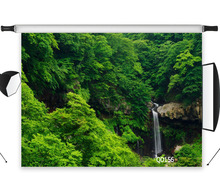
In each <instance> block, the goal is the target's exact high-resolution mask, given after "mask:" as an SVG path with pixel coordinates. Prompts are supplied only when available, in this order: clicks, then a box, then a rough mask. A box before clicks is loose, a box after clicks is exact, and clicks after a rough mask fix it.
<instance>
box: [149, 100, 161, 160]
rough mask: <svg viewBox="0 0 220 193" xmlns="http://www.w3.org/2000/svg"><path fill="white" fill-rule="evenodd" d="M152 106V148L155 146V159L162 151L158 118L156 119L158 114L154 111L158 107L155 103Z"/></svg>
mask: <svg viewBox="0 0 220 193" xmlns="http://www.w3.org/2000/svg"><path fill="white" fill-rule="evenodd" d="M154 105H155V107H154V108H152V113H153V120H154V146H155V151H154V153H155V157H157V155H158V154H159V153H161V152H162V151H163V150H162V145H161V134H160V125H159V118H158V113H157V111H156V109H157V107H158V106H159V105H158V104H156V103H154Z"/></svg>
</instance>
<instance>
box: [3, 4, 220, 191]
mask: <svg viewBox="0 0 220 193" xmlns="http://www.w3.org/2000/svg"><path fill="white" fill-rule="evenodd" d="M218 2H219V1H218V0H209V1H203V0H194V1H193V0H184V1H176V0H151V1H147V0H135V1H131V0H126V1H123V0H111V1H103V0H93V1H91V0H81V1H74V0H72V1H71V0H69V1H68V0H62V1H56V0H53V1H51V0H48V1H46V0H38V1H30V0H29V1H28V0H20V1H16V0H7V1H6V0H4V1H0V25H13V24H206V25H219V26H220V20H219V18H220V11H219V4H218ZM19 48H20V40H19V34H15V33H10V32H8V33H7V32H4V33H0V73H2V72H4V71H7V70H17V71H20V49H19ZM219 48H220V32H209V33H206V34H205V35H204V55H203V63H208V62H213V61H214V62H216V64H217V66H218V68H219V65H220V49H219ZM20 93H21V90H20V89H19V91H18V93H17V94H16V95H14V96H12V97H10V98H7V97H5V96H4V95H3V94H1V93H0V152H1V153H2V154H3V155H4V156H5V158H6V159H7V161H8V163H7V164H6V163H5V162H4V161H3V160H2V159H1V158H0V191H1V192H22V193H26V192H31V193H32V192H70V191H71V192H169V193H170V192H178V193H182V192H184V193H185V192H219V189H220V186H219V172H220V162H219V161H220V154H219V155H217V157H216V158H215V159H214V160H213V162H212V163H211V164H210V166H206V164H207V163H208V161H209V160H210V159H211V157H212V156H213V155H214V153H215V152H216V151H217V150H218V148H220V140H219V139H220V128H217V130H216V132H215V133H211V132H207V131H204V132H203V167H202V168H21V167H20V164H21V163H20V162H21V159H20V156H21V155H20V150H21V145H20V142H21V128H20V110H21V109H20Z"/></svg>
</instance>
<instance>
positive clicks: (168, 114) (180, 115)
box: [157, 100, 202, 121]
mask: <svg viewBox="0 0 220 193" xmlns="http://www.w3.org/2000/svg"><path fill="white" fill-rule="evenodd" d="M157 111H158V113H159V115H160V116H161V117H165V118H169V119H180V120H190V121H194V120H200V121H201V120H202V105H201V101H199V100H198V101H196V102H194V103H192V104H191V105H189V106H186V107H185V106H184V105H183V104H181V103H174V102H171V103H167V104H164V105H163V106H159V107H158V108H157Z"/></svg>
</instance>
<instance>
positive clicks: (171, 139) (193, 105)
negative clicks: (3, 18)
mask: <svg viewBox="0 0 220 193" xmlns="http://www.w3.org/2000/svg"><path fill="white" fill-rule="evenodd" d="M201 57H202V34H201V33H126V34H121V33H91V34H89V33H54V34H52V33H42V34H40V33H23V34H22V163H21V164H22V166H30V167H36V166H37V167H38V166H39V167H45V166H53V167H54V166H55V167H56V166H61V167H65V166H70V167H81V166H83V167H85V166H92V167H94V166H117V167H183V166H186V167H189V166H190V167H191V166H193V167H196V166H202V135H201V129H202V66H201Z"/></svg>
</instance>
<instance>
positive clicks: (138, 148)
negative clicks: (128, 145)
mask: <svg viewBox="0 0 220 193" xmlns="http://www.w3.org/2000/svg"><path fill="white" fill-rule="evenodd" d="M137 153H138V154H140V141H139V139H138V140H137Z"/></svg>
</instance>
